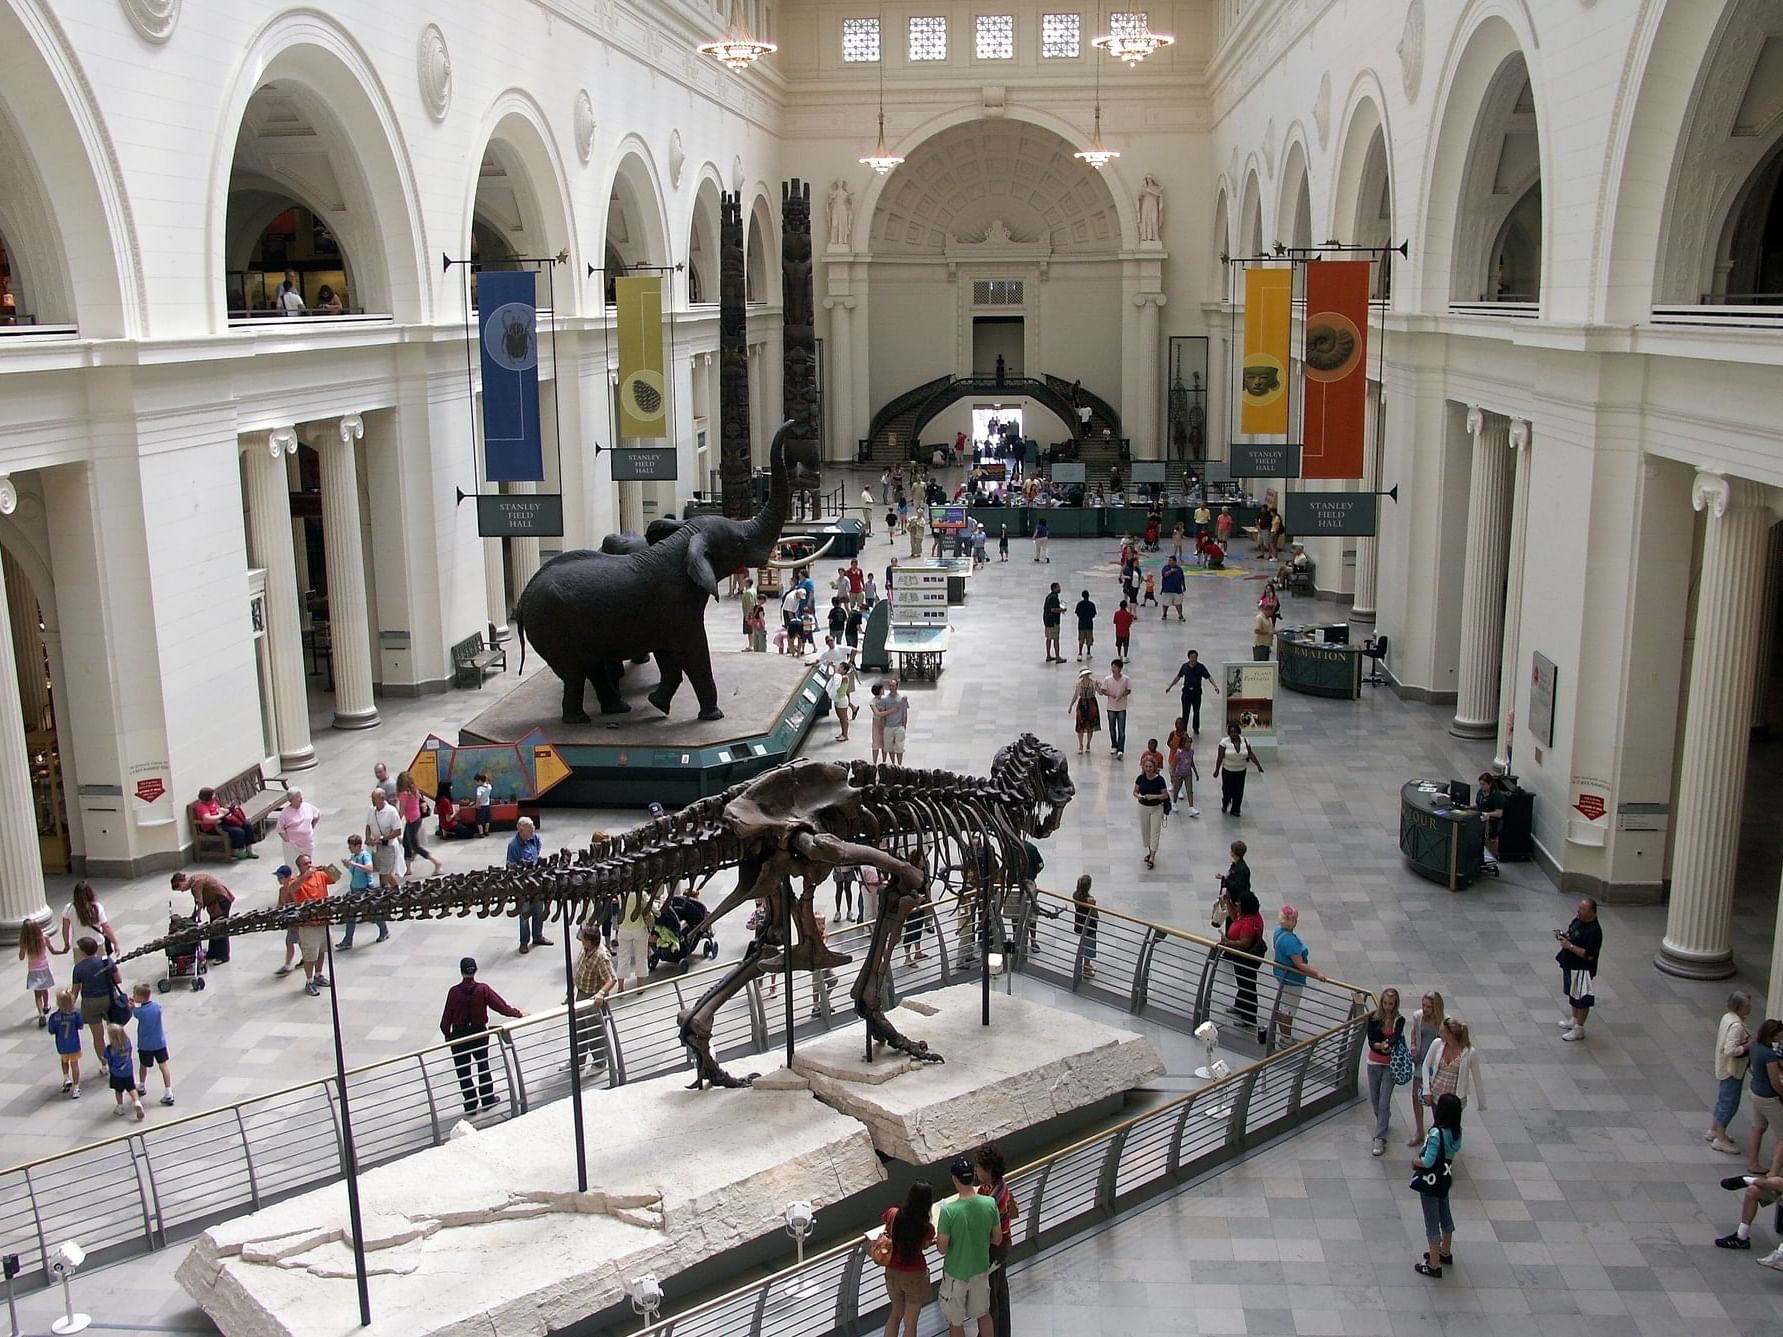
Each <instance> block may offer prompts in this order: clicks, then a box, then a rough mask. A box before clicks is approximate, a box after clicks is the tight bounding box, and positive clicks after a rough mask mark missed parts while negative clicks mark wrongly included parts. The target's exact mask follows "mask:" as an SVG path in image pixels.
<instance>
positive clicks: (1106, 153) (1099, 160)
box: [1071, 61, 1121, 172]
mask: <svg viewBox="0 0 1783 1337" xmlns="http://www.w3.org/2000/svg"><path fill="white" fill-rule="evenodd" d="M1071 156H1072V157H1073V158H1081V159H1082V160H1083V161H1084V162H1087V163H1088V164H1089V165H1090V166H1091V167H1094V168H1095V169H1096V170H1097V171H1098V172H1100V171H1101V170H1102V169H1103V168H1104V167H1106V166H1108V164H1109V163H1111V162H1113V161H1114V160H1115V159H1116V158H1118V157H1120V156H1121V155H1120V154H1118V153H1116V152H1115V151H1114V150H1113V149H1111V148H1109V147H1108V145H1106V144H1104V143H1103V142H1102V62H1101V61H1097V62H1096V129H1095V132H1094V133H1093V134H1091V135H1090V143H1089V147H1088V148H1082V149H1079V150H1078V151H1077V152H1076V153H1073V154H1072V155H1071Z"/></svg>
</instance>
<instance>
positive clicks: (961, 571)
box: [896, 557, 972, 604]
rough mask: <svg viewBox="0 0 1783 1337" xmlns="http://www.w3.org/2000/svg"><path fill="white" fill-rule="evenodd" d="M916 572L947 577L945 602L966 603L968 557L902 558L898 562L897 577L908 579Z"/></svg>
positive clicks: (969, 560)
mask: <svg viewBox="0 0 1783 1337" xmlns="http://www.w3.org/2000/svg"><path fill="white" fill-rule="evenodd" d="M916 572H928V573H930V574H932V575H942V576H946V577H947V602H948V603H950V604H963V603H965V602H966V582H967V581H968V580H970V579H971V578H972V559H971V558H970V557H904V558H900V559H899V561H898V570H897V573H896V574H897V575H898V576H900V577H909V576H910V575H912V574H913V573H916Z"/></svg>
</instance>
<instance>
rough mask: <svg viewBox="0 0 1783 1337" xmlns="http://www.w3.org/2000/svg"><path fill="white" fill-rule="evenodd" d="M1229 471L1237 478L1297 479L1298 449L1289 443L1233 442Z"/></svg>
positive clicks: (1298, 473)
mask: <svg viewBox="0 0 1783 1337" xmlns="http://www.w3.org/2000/svg"><path fill="white" fill-rule="evenodd" d="M1231 469H1232V473H1233V474H1235V475H1236V476H1238V477H1239V478H1298V477H1300V447H1299V446H1298V445H1296V444H1295V443H1293V442H1291V441H1275V442H1268V443H1264V444H1258V443H1256V442H1250V441H1234V442H1233V443H1232V466H1231Z"/></svg>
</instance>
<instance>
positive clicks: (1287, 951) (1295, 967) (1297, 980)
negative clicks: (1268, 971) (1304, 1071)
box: [1257, 905, 1325, 1048]
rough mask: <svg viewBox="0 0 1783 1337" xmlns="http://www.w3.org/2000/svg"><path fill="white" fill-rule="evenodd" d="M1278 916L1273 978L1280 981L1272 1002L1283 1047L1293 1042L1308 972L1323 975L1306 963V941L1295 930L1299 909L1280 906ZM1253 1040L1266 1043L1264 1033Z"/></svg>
mask: <svg viewBox="0 0 1783 1337" xmlns="http://www.w3.org/2000/svg"><path fill="white" fill-rule="evenodd" d="M1280 918H1281V922H1280V924H1279V926H1278V927H1277V928H1276V930H1275V977H1276V979H1278V980H1280V981H1281V982H1282V987H1281V990H1280V997H1279V998H1277V1000H1276V1004H1275V1028H1276V1035H1277V1037H1278V1039H1279V1043H1278V1045H1277V1048H1286V1047H1287V1046H1288V1045H1291V1044H1293V1043H1294V1017H1295V1014H1296V1013H1298V1012H1299V1011H1300V999H1301V996H1302V994H1304V993H1305V991H1306V977H1307V976H1308V975H1311V976H1312V977H1313V978H1314V979H1315V980H1323V979H1324V978H1325V975H1324V972H1323V971H1321V970H1318V969H1316V968H1315V967H1313V966H1311V965H1309V964H1308V963H1307V950H1306V944H1305V943H1304V942H1302V941H1301V939H1300V934H1299V933H1298V932H1296V930H1297V929H1298V927H1299V925H1300V911H1298V910H1296V909H1295V908H1294V907H1293V906H1291V905H1284V906H1282V909H1281V916H1280ZM1257 1040H1258V1042H1259V1043H1262V1044H1267V1043H1269V1036H1268V1033H1267V1032H1264V1031H1258V1032H1257Z"/></svg>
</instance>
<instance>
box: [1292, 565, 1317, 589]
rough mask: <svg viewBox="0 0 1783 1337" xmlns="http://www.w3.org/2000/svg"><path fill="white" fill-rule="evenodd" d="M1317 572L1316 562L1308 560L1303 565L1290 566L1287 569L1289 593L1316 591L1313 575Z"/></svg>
mask: <svg viewBox="0 0 1783 1337" xmlns="http://www.w3.org/2000/svg"><path fill="white" fill-rule="evenodd" d="M1317 572H1318V564H1317V563H1316V562H1312V561H1309V562H1307V564H1306V565H1305V566H1295V567H1290V568H1289V570H1288V593H1289V594H1314V593H1317V590H1316V588H1315V587H1314V585H1313V577H1314V575H1315V574H1317Z"/></svg>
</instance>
